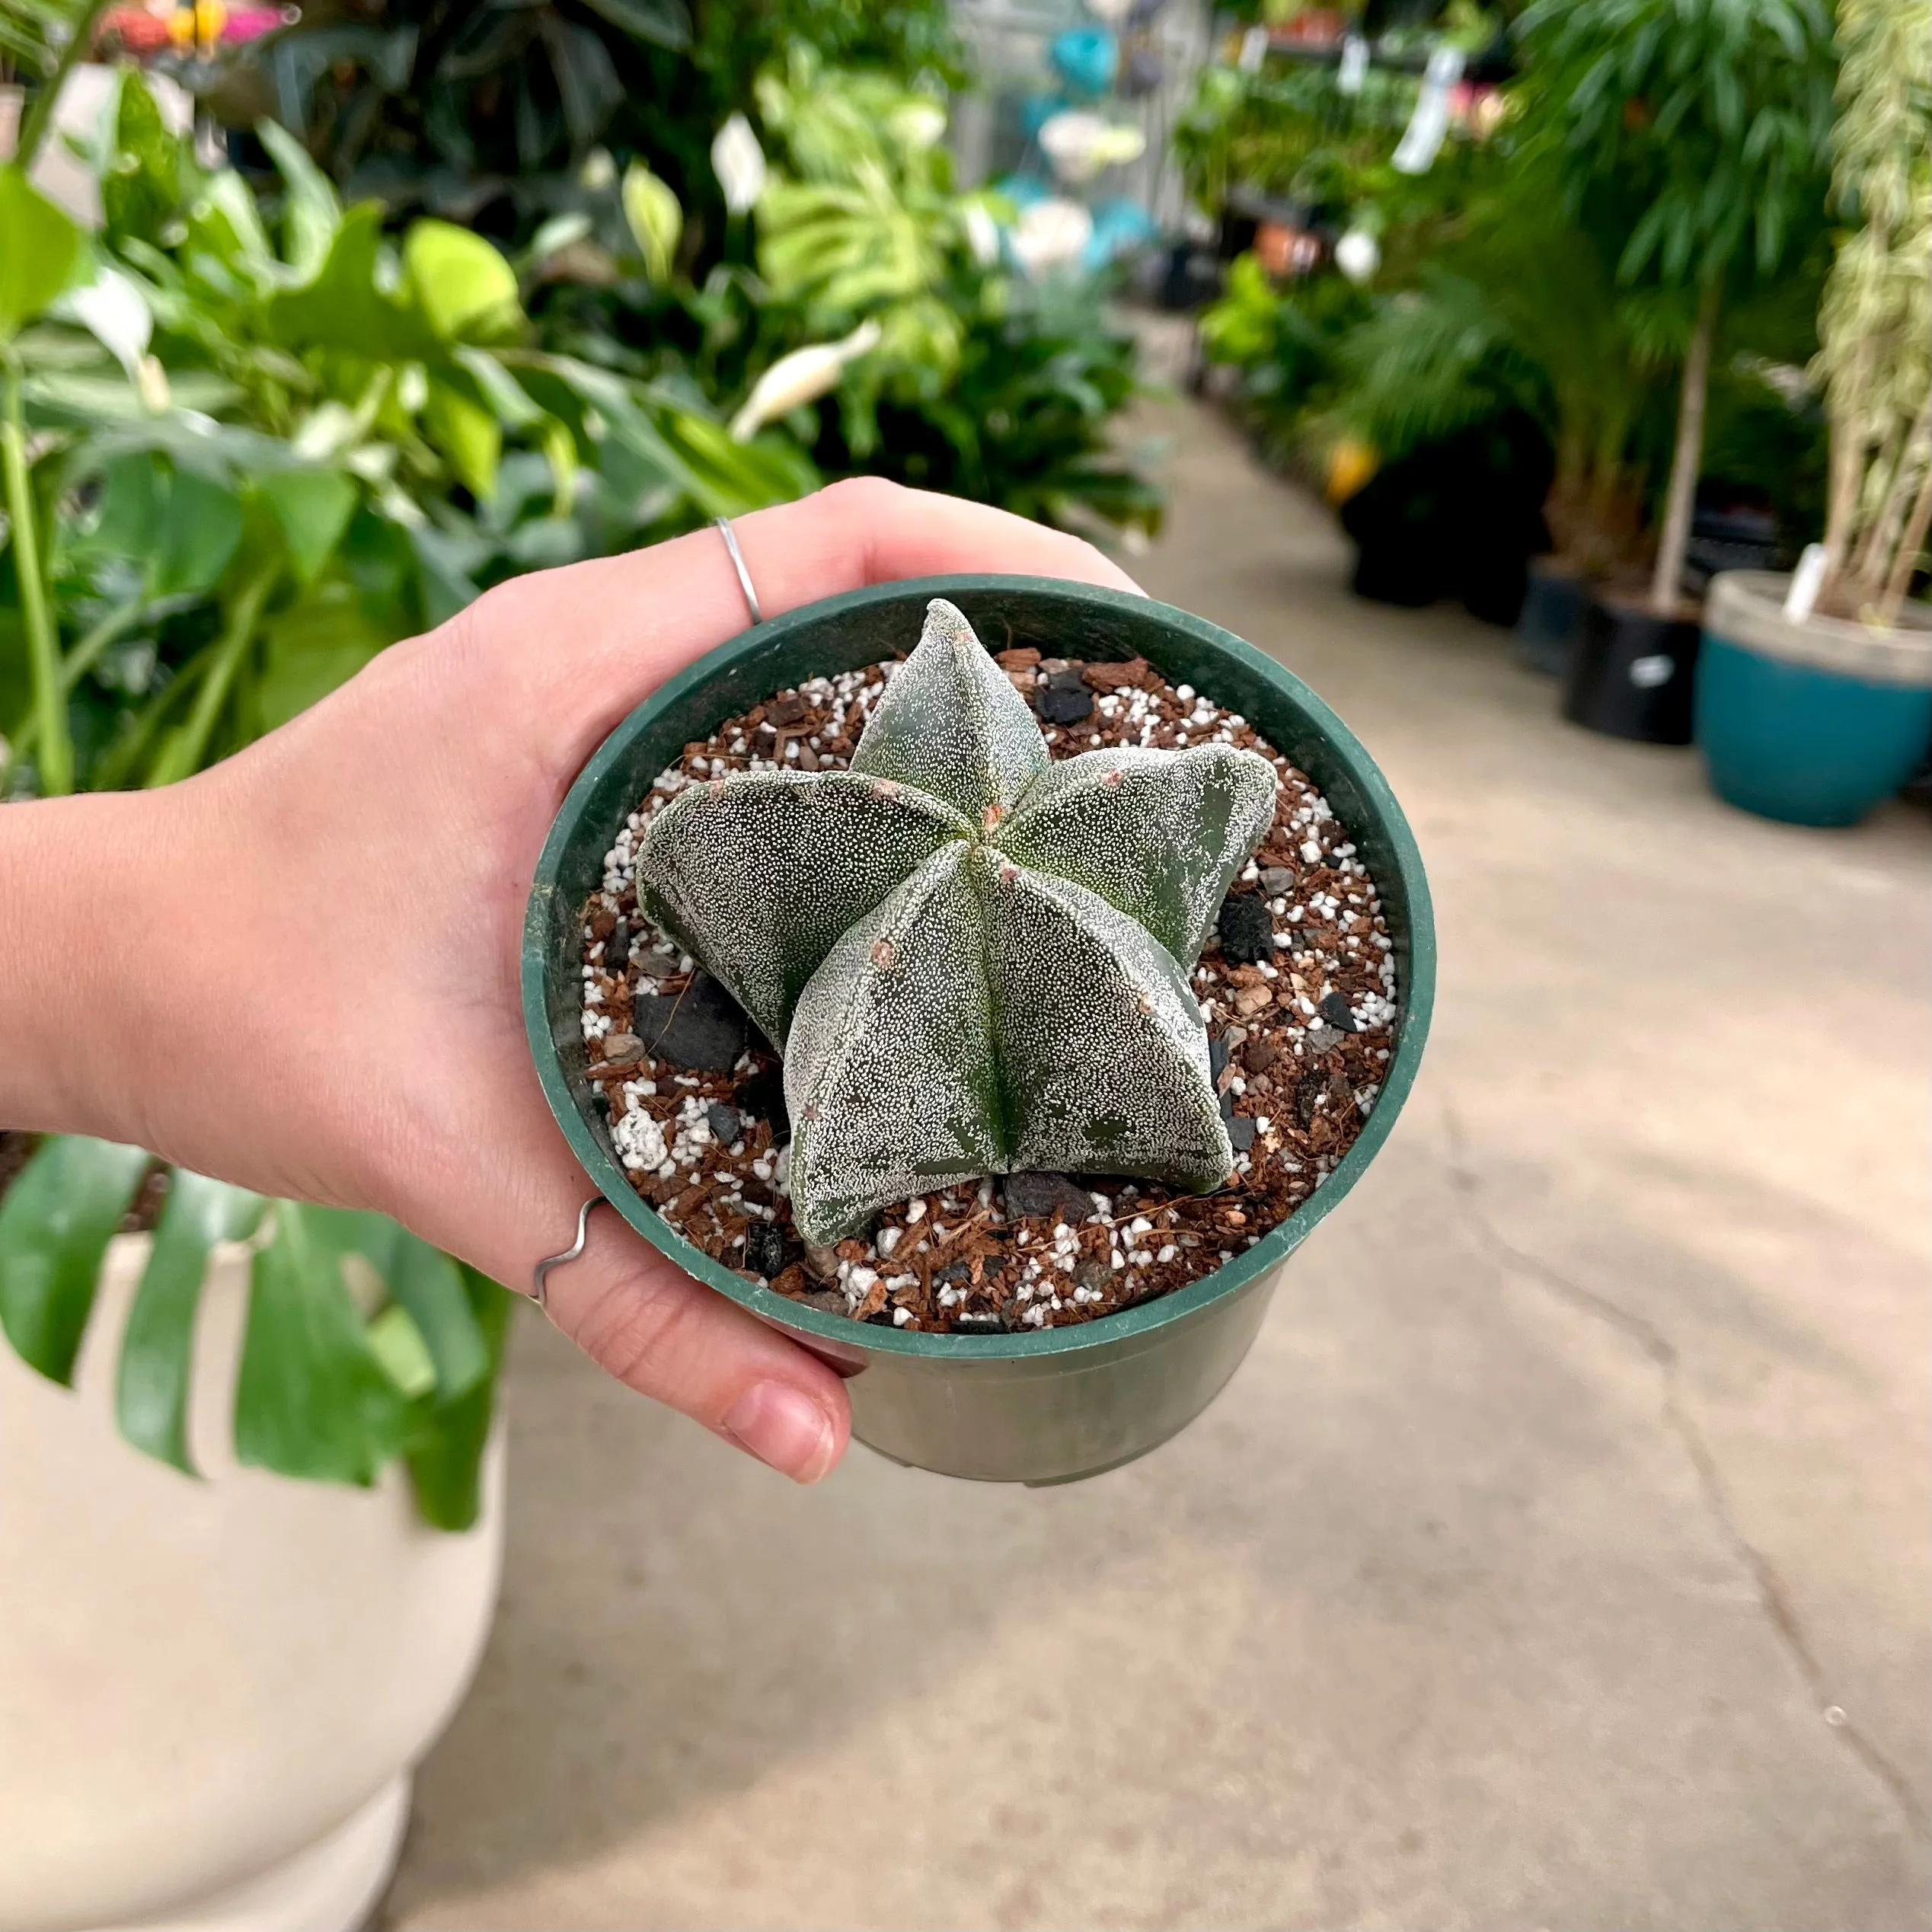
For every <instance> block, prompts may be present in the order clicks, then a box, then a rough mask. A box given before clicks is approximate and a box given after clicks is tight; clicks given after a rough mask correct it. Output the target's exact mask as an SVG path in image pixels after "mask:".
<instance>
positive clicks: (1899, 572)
mask: <svg viewBox="0 0 1932 1932" xmlns="http://www.w3.org/2000/svg"><path fill="white" fill-rule="evenodd" d="M1927 529H1932V465H1927V468H1926V471H1925V474H1924V477H1921V479H1920V481H1919V486H1918V501H1917V502H1916V503H1914V504H1913V505H1912V513H1911V516H1909V517H1908V518H1907V519H1905V534H1904V535H1902V537H1901V538H1900V539H1899V542H1898V554H1897V555H1896V556H1895V557H1893V558H1892V574H1891V576H1889V577H1888V578H1887V579H1886V585H1885V589H1884V590H1883V592H1881V593H1880V594H1879V605H1878V621H1879V623H1880V624H1883V625H1884V627H1885V628H1886V630H1888V631H1889V630H1891V629H1892V628H1894V627H1895V625H1896V624H1897V623H1898V611H1899V607H1900V606H1901V605H1902V604H1903V603H1904V602H1905V590H1906V587H1907V586H1908V585H1909V584H1910V583H1911V580H1912V566H1913V565H1914V564H1916V563H1917V562H1918V553H1919V552H1920V551H1921V550H1922V549H1923V548H1924V545H1925V533H1926V532H1927Z"/></svg>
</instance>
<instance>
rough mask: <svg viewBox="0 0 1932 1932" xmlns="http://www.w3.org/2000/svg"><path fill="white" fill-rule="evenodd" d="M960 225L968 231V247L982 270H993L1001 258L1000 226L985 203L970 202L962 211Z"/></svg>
mask: <svg viewBox="0 0 1932 1932" xmlns="http://www.w3.org/2000/svg"><path fill="white" fill-rule="evenodd" d="M960 226H961V227H963V228H964V229H965V230H966V246H967V247H969V248H970V249H971V250H972V259H973V260H975V261H976V262H977V263H979V266H980V267H982V268H991V267H992V266H993V264H994V263H995V262H997V261H998V260H999V258H1000V226H999V224H998V222H996V221H995V220H994V219H993V216H992V210H991V209H989V208H988V206H986V204H985V203H984V202H983V201H969V202H968V203H966V206H964V207H963V208H962V209H960Z"/></svg>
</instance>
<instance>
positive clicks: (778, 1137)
mask: <svg viewBox="0 0 1932 1932" xmlns="http://www.w3.org/2000/svg"><path fill="white" fill-rule="evenodd" d="M738 1110H739V1113H748V1114H749V1115H750V1116H751V1117H752V1119H754V1120H765V1121H768V1122H770V1123H771V1145H773V1146H774V1147H783V1146H784V1144H785V1143H786V1142H787V1141H788V1140H790V1138H791V1116H790V1113H787V1111H786V1108H785V1076H784V1069H783V1068H779V1067H767V1068H765V1069H764V1071H762V1072H760V1073H755V1074H753V1075H752V1077H751V1078H750V1079H749V1080H747V1081H741V1082H740V1083H739V1088H738Z"/></svg>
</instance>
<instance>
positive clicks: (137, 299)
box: [62, 268, 168, 414]
mask: <svg viewBox="0 0 1932 1932" xmlns="http://www.w3.org/2000/svg"><path fill="white" fill-rule="evenodd" d="M62 307H63V308H65V311H66V313H67V314H68V315H71V316H72V318H73V319H74V320H75V321H77V322H78V323H79V324H81V327H83V328H84V329H85V330H86V331H88V333H89V334H91V336H93V337H94V340H96V341H97V342H98V343H100V344H101V346H102V347H103V348H104V349H105V350H107V352H108V353H110V355H111V356H113V358H114V359H115V360H116V361H117V362H119V363H120V366H121V367H122V368H123V369H125V370H126V372H127V378H128V380H129V382H132V383H133V385H134V386H135V388H136V390H137V391H139V394H140V397H141V401H142V403H143V404H145V406H146V407H148V409H151V410H154V411H155V413H156V414H159V413H160V412H161V410H164V409H165V408H167V407H168V376H167V373H166V372H165V371H164V369H162V368H161V364H160V363H159V362H157V361H156V360H155V358H154V357H153V356H151V355H149V354H148V341H149V340H150V339H151V338H152V336H153V334H154V326H155V324H154V318H153V316H152V315H150V314H149V312H148V300H147V297H146V296H145V295H143V294H142V292H141V289H140V286H139V284H138V283H136V282H134V281H133V279H131V278H130V277H129V276H126V275H123V273H121V272H120V270H119V269H117V268H103V269H102V270H101V272H100V273H98V274H97V275H96V276H95V277H94V279H93V280H92V281H91V282H89V283H86V284H85V286H82V287H81V288H78V289H69V291H68V292H67V294H66V295H65V297H64V298H63V300H62Z"/></svg>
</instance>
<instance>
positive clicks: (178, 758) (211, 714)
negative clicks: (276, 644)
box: [148, 563, 280, 786]
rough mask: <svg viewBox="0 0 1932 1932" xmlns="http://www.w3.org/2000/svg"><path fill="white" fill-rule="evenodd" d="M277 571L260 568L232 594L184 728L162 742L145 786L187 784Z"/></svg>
mask: <svg viewBox="0 0 1932 1932" xmlns="http://www.w3.org/2000/svg"><path fill="white" fill-rule="evenodd" d="M279 570H280V565H279V563H277V564H267V565H265V566H263V568H262V569H260V570H257V572H256V573H255V574H254V576H252V577H251V578H249V579H248V580H247V582H246V583H244V584H243V586H241V590H240V591H239V592H238V593H237V595H236V597H235V605H234V608H232V610H231V611H230V612H229V614H228V628H227V630H226V631H224V632H223V633H222V635H221V637H220V638H219V640H217V641H216V645H215V647H214V651H213V654H212V656H210V658H209V663H208V671H207V675H206V676H205V677H204V678H203V679H202V682H201V688H200V690H199V691H196V693H195V698H194V709H193V711H190V713H189V714H188V719H187V723H185V724H184V725H183V726H181V727H180V730H178V731H177V732H176V733H175V734H174V736H173V737H171V738H170V739H168V742H167V743H166V745H165V746H163V747H162V749H161V755H160V756H159V757H158V758H156V759H155V762H154V765H153V766H152V768H151V769H150V770H149V771H148V784H150V785H151V786H152V785H171V784H174V781H176V780H177V778H187V776H188V775H189V774H190V772H192V771H194V770H195V769H196V768H197V767H198V766H199V765H200V763H201V760H202V755H203V753H204V752H206V750H207V749H208V741H209V739H210V738H211V737H212V736H213V735H214V730H215V721H216V719H217V718H219V717H220V716H221V714H222V704H223V703H224V702H225V701H226V699H227V698H228V687H229V686H230V685H232V684H233V683H234V682H235V673H236V672H238V671H239V670H240V669H241V660H242V659H243V658H244V656H247V651H248V647H249V646H250V645H251V643H254V640H255V624H256V621H257V619H258V618H260V615H261V612H262V605H263V602H266V601H267V596H268V593H269V592H270V589H272V588H273V586H274V583H275V580H276V576H277V574H278V573H279Z"/></svg>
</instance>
